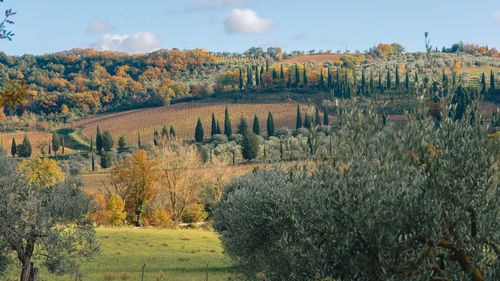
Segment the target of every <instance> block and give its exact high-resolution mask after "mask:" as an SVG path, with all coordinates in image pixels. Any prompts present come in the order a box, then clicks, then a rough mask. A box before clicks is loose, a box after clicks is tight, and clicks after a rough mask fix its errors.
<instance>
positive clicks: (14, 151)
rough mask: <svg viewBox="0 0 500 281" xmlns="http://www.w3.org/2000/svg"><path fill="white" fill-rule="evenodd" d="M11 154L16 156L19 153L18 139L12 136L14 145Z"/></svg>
mask: <svg viewBox="0 0 500 281" xmlns="http://www.w3.org/2000/svg"><path fill="white" fill-rule="evenodd" d="M10 154H11V155H12V157H16V155H17V144H16V139H15V138H14V137H12V145H11V147H10Z"/></svg>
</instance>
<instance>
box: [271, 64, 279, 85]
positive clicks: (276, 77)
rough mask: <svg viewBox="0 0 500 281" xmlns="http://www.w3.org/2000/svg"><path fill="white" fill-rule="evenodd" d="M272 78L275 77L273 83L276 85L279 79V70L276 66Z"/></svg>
mask: <svg viewBox="0 0 500 281" xmlns="http://www.w3.org/2000/svg"><path fill="white" fill-rule="evenodd" d="M272 79H273V85H275V84H276V80H277V79H278V72H276V68H273V75H272Z"/></svg>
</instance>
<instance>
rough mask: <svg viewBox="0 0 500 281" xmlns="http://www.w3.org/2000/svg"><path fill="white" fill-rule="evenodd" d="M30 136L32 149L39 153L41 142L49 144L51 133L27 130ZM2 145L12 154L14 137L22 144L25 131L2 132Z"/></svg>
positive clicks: (0, 136)
mask: <svg viewBox="0 0 500 281" xmlns="http://www.w3.org/2000/svg"><path fill="white" fill-rule="evenodd" d="M27 134H28V138H29V139H30V143H31V149H32V150H33V153H34V154H39V153H40V149H39V147H38V145H39V144H45V145H46V146H47V145H48V143H49V141H50V139H51V134H50V133H47V132H27ZM0 138H1V142H0V143H1V145H2V147H3V148H4V149H5V151H7V154H9V155H10V148H11V145H12V138H14V139H15V140H16V144H18V145H19V144H21V143H22V142H23V138H24V132H15V133H2V134H0Z"/></svg>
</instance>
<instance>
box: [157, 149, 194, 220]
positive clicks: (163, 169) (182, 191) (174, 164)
mask: <svg viewBox="0 0 500 281" xmlns="http://www.w3.org/2000/svg"><path fill="white" fill-rule="evenodd" d="M159 161H160V163H159V170H160V171H159V175H160V179H159V183H160V192H161V193H163V194H166V206H165V207H166V209H167V210H168V211H169V213H170V215H171V220H172V221H173V222H174V223H176V224H177V223H179V222H180V220H181V219H182V216H183V215H184V214H185V211H186V208H187V207H188V206H190V205H193V204H195V203H197V200H198V198H199V194H200V192H201V190H200V188H199V187H200V183H199V174H198V168H199V167H200V166H201V165H202V161H201V159H200V155H199V153H198V150H197V149H196V148H194V147H188V146H165V147H164V148H163V151H162V153H161V158H160V160H159Z"/></svg>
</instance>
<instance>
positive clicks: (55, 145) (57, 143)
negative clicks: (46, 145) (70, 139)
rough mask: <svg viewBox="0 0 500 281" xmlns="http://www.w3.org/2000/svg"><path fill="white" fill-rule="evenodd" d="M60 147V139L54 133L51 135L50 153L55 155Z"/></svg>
mask: <svg viewBox="0 0 500 281" xmlns="http://www.w3.org/2000/svg"><path fill="white" fill-rule="evenodd" d="M60 147H61V137H60V136H59V135H58V134H57V132H54V133H52V151H54V154H57V152H58V151H59V148H60Z"/></svg>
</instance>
